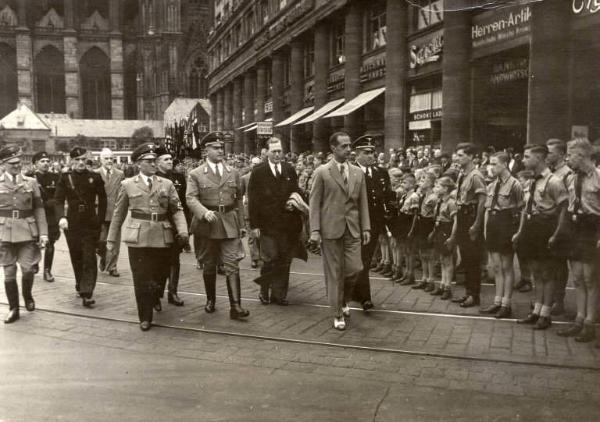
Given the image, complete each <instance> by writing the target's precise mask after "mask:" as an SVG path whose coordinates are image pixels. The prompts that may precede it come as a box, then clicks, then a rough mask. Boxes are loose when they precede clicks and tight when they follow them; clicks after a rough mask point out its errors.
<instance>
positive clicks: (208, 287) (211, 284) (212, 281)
mask: <svg viewBox="0 0 600 422" xmlns="http://www.w3.org/2000/svg"><path fill="white" fill-rule="evenodd" d="M202 276H203V278H204V290H205V291H206V306H205V307H204V310H205V311H206V313H208V314H212V313H213V312H214V311H215V300H216V297H217V293H216V289H217V274H216V273H207V272H206V271H204V273H203V274H202Z"/></svg>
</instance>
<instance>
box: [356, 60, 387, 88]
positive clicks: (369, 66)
mask: <svg viewBox="0 0 600 422" xmlns="http://www.w3.org/2000/svg"><path fill="white" fill-rule="evenodd" d="M385 70H386V57H385V53H381V54H378V55H376V56H371V57H368V58H367V59H365V60H364V61H363V64H362V66H361V67H360V83H365V82H369V81H372V80H375V79H380V78H383V77H385Z"/></svg>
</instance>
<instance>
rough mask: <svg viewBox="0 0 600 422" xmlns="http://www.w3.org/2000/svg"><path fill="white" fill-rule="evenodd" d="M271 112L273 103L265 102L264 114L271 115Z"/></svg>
mask: <svg viewBox="0 0 600 422" xmlns="http://www.w3.org/2000/svg"><path fill="white" fill-rule="evenodd" d="M272 112H273V101H270V100H269V101H267V102H265V113H272Z"/></svg>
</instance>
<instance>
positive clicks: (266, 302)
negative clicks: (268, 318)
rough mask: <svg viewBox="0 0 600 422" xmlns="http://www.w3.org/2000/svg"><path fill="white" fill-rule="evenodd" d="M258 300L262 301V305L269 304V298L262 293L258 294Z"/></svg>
mask: <svg viewBox="0 0 600 422" xmlns="http://www.w3.org/2000/svg"><path fill="white" fill-rule="evenodd" d="M258 300H260V303H262V304H263V305H268V304H269V298H268V297H266V296H265V295H264V294H263V293H259V294H258Z"/></svg>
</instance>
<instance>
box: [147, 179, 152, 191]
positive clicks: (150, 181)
mask: <svg viewBox="0 0 600 422" xmlns="http://www.w3.org/2000/svg"><path fill="white" fill-rule="evenodd" d="M148 189H150V190H152V179H151V178H150V177H149V178H148Z"/></svg>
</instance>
